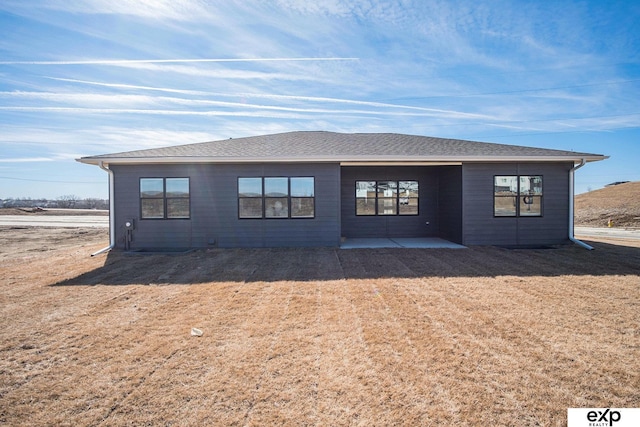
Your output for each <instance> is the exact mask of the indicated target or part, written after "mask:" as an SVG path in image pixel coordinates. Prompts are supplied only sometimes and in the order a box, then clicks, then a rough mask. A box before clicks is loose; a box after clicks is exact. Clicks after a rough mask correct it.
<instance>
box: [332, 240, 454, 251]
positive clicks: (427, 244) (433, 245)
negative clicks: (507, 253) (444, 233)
mask: <svg viewBox="0 0 640 427" xmlns="http://www.w3.org/2000/svg"><path fill="white" fill-rule="evenodd" d="M340 248H341V249H374V248H410V249H465V248H466V246H462V245H459V244H457V243H453V242H450V241H448V240H444V239H440V238H437V237H397V238H350V239H345V240H344V241H343V242H342V244H341V245H340Z"/></svg>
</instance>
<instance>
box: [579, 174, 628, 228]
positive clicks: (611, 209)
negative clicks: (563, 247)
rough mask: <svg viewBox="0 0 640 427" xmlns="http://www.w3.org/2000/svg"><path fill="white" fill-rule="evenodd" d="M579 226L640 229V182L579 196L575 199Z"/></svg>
mask: <svg viewBox="0 0 640 427" xmlns="http://www.w3.org/2000/svg"><path fill="white" fill-rule="evenodd" d="M575 212H576V217H575V221H576V224H578V225H588V226H592V227H606V226H607V222H608V221H609V220H612V221H613V225H614V227H632V228H640V181H636V182H627V183H625V184H619V185H614V186H611V187H605V188H601V189H599V190H595V191H590V192H588V193H583V194H579V195H577V196H576V198H575Z"/></svg>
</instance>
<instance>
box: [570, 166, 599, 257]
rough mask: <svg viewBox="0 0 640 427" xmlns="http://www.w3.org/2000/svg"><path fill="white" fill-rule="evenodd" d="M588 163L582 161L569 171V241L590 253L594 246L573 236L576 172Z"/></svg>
mask: <svg viewBox="0 0 640 427" xmlns="http://www.w3.org/2000/svg"><path fill="white" fill-rule="evenodd" d="M586 163H587V161H586V160H585V159H581V160H580V164H579V165H577V166H576V165H575V164H574V166H573V167H572V168H571V170H570V171H569V240H571V241H572V242H573V243H575V244H577V245H579V246H582V247H583V248H585V249H588V250H590V251H592V250H593V249H594V248H593V246H590V245H587V244H586V243H585V242H583V241H580V240H578V239H576V238H575V237H574V235H573V228H574V203H575V200H574V192H575V189H574V187H575V185H574V177H573V175H574V173H575V171H577V170H578V169H580V168H581V167H583V166H584V165H585V164H586Z"/></svg>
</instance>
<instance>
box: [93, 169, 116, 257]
mask: <svg viewBox="0 0 640 427" xmlns="http://www.w3.org/2000/svg"><path fill="white" fill-rule="evenodd" d="M98 166H99V167H100V169H102V170H103V171H106V172H107V173H108V174H109V246H107V247H106V248H103V249H100V250H99V251H98V252H94V253H92V254H91V256H96V255H100V254H102V253H105V252H107V251H110V250H111V249H113V248H114V247H115V246H116V229H115V225H116V221H115V217H116V211H115V209H114V205H115V200H114V197H113V196H114V193H115V191H114V188H113V187H114V182H113V171H112V170H111V169H109V166H108V164H107V166H105V165H104V162H103V161H100V163H98Z"/></svg>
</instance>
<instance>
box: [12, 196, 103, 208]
mask: <svg viewBox="0 0 640 427" xmlns="http://www.w3.org/2000/svg"><path fill="white" fill-rule="evenodd" d="M0 207H3V208H43V209H47V208H49V209H55V208H61V209H109V200H107V199H95V198H86V199H82V198H80V197H78V196H74V195H72V194H69V195H65V196H60V197H58V198H56V199H55V200H49V199H32V198H30V197H26V198H8V199H0Z"/></svg>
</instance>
